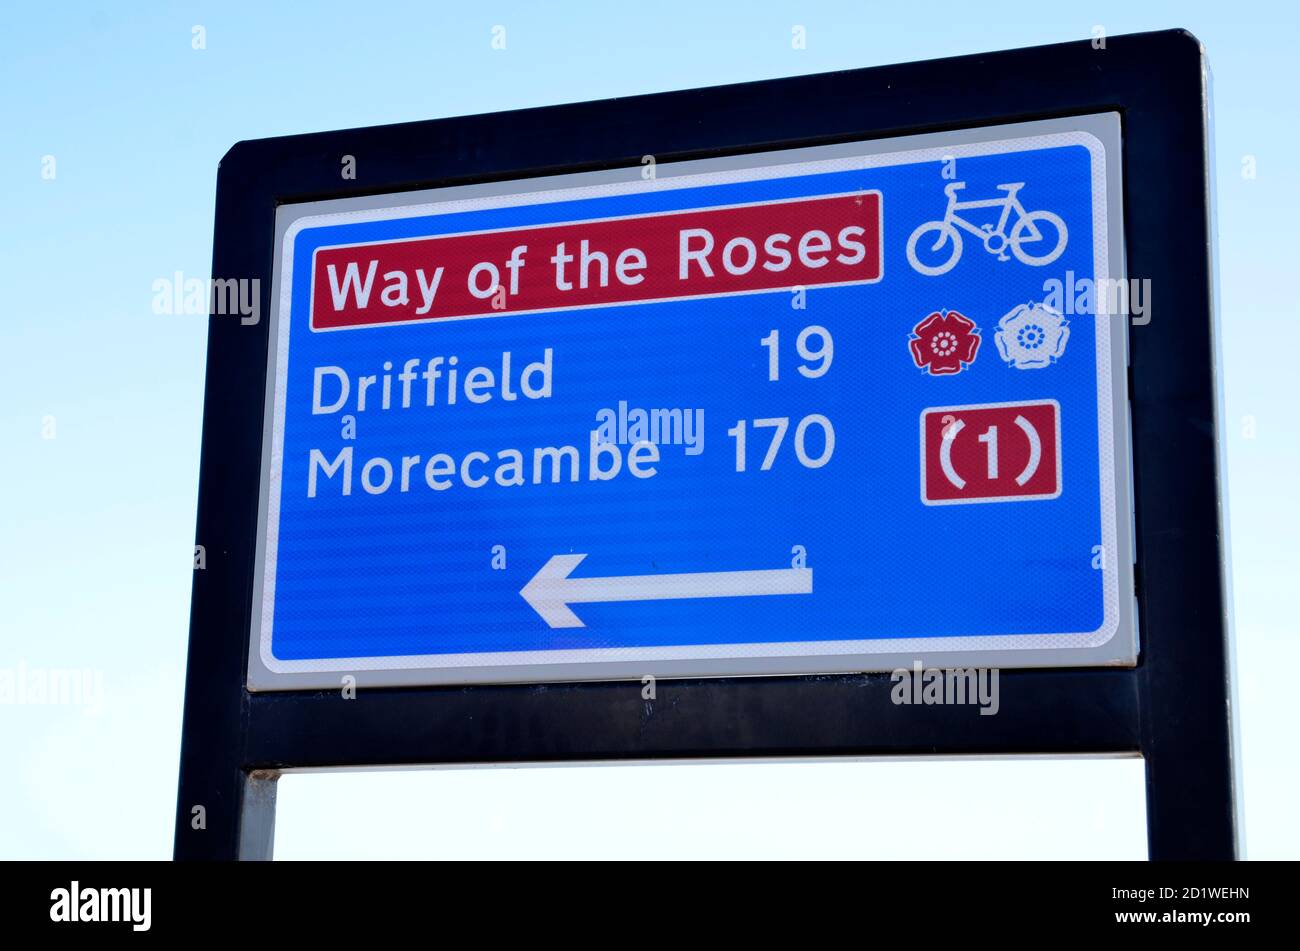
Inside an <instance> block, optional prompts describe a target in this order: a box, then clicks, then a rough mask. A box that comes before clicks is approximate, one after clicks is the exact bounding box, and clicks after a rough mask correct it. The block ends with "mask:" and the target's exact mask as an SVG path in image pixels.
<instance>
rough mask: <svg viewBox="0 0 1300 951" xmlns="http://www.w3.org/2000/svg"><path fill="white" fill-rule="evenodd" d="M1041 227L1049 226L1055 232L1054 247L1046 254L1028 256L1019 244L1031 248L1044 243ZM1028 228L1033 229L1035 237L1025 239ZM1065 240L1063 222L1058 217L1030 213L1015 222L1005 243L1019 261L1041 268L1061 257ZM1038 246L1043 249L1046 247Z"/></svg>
mask: <svg viewBox="0 0 1300 951" xmlns="http://www.w3.org/2000/svg"><path fill="white" fill-rule="evenodd" d="M1041 225H1050V226H1051V227H1052V229H1053V230H1055V232H1056V246H1055V247H1053V248H1052V250H1051V251H1048V252H1047V253H1046V254H1030V253H1029V252H1028V251H1026V250H1025V249H1024V248H1022V247H1021V246H1020V243H1021V242H1022V241H1024V242H1025V243H1027V244H1029V245H1031V246H1033V245H1036V244H1038V242H1040V241H1044V240H1045V237H1046V236H1045V235H1044V234H1043V229H1042V228H1041V227H1039V226H1041ZM1030 227H1033V228H1034V230H1035V231H1037V232H1038V236H1037V237H1026V234H1025V232H1026V231H1028V230H1029V228H1030ZM1067 240H1068V235H1067V233H1066V230H1065V222H1064V221H1062V220H1061V217H1060V215H1054V214H1052V213H1051V212H1050V211H1031V212H1030V213H1029V214H1027V215H1022V216H1021V218H1020V220H1019V221H1017V222H1016V226H1015V227H1014V228H1012V229H1011V235H1010V236H1009V237H1008V238H1007V243H1008V244H1009V245H1011V253H1012V254H1014V255H1015V256H1016V257H1017V258H1019V259H1020V261H1022V262H1023V263H1025V264H1033V265H1037V266H1038V267H1042V266H1043V265H1044V264H1051V263H1052V262H1053V261H1055V260H1056V259H1057V258H1059V257H1060V256H1061V252H1063V251H1064V250H1065V242H1066V241H1067ZM1039 246H1040V247H1045V246H1046V245H1039Z"/></svg>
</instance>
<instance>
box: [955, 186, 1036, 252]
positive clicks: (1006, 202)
mask: <svg viewBox="0 0 1300 951" xmlns="http://www.w3.org/2000/svg"><path fill="white" fill-rule="evenodd" d="M1023 187H1024V182H1017V183H1016V184H1015V185H1012V186H1010V187H1009V188H1008V190H1007V194H1006V197H1004V198H984V199H980V200H978V201H958V200H957V191H958V189H955V188H953V187H952V186H951V185H949V186H948V188H946V189H944V191H946V192H947V193H948V208H947V210H946V211H945V212H944V215H943V220H944V223H945V224H951V225H957V226H958V227H961V228H964V229H966V230H967V231H969V232H970V233H971V234H973V235H975V236H976V237H978V238H980V239H984V238H987V237H988V236H989V235H990V234H996V235H1002V236H1004V237H1005V235H1006V233H1007V221H1008V219H1010V217H1011V212H1012V211H1013V210H1014V211H1015V213H1016V216H1017V217H1018V218H1023V217H1025V214H1026V212H1025V208H1024V206H1023V205H1022V204H1020V199H1019V198H1018V197H1017V195H1018V194H1019V192H1020V189H1021V188H1023ZM999 206H1000V207H1001V208H1002V215H1001V216H1000V217H999V218H998V226H997V227H996V228H994V229H992V230H991V231H990V230H989V229H987V228H980V227H977V226H975V225H973V224H971V223H970V222H969V221H967V220H966V219H965V218H963V217H961V216H960V215H958V214H957V212H959V211H964V210H967V209H972V208H997V207H999ZM1030 228H1031V229H1032V230H1033V231H1034V232H1035V233H1036V232H1037V229H1035V228H1034V227H1033V225H1032V224H1031V225H1030Z"/></svg>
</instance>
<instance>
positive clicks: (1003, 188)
mask: <svg viewBox="0 0 1300 951" xmlns="http://www.w3.org/2000/svg"><path fill="white" fill-rule="evenodd" d="M1024 187H1025V183H1024V182H1011V183H1010V184H1008V185H998V186H997V189H998V191H1000V192H1008V193H1009V192H1014V191H1016V190H1018V189H1021V188H1024Z"/></svg>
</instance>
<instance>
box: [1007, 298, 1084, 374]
mask: <svg viewBox="0 0 1300 951" xmlns="http://www.w3.org/2000/svg"><path fill="white" fill-rule="evenodd" d="M1068 324H1069V321H1067V320H1066V319H1065V318H1064V317H1063V316H1061V314H1060V313H1058V312H1057V311H1055V310H1053V309H1052V308H1051V307H1048V306H1047V305H1046V304H1035V303H1033V302H1032V301H1031V302H1030V303H1028V304H1021V305H1020V306H1018V307H1016V308H1015V309H1014V310H1012V311H1011V313H1009V314H1007V315H1006V316H1005V317H1003V318H1002V319H1001V320H999V321H998V332H997V333H996V334H994V336H993V342H994V343H995V344H996V345H997V348H998V354H999V355H1000V356H1001V357H1002V359H1003V360H1005V361H1007V363H1010V364H1011V365H1012V366H1013V367H1015V368H1016V369H1017V370H1033V369H1037V368H1038V367H1045V366H1049V365H1051V364H1052V363H1055V362H1056V360H1057V359H1058V358H1059V357H1060V356H1061V354H1063V353H1065V341H1067V340H1069V339H1070V328H1069V326H1068Z"/></svg>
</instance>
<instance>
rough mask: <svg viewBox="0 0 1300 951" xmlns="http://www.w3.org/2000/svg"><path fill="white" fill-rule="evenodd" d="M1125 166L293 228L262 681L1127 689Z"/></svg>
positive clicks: (585, 179) (885, 164) (893, 151)
mask: <svg viewBox="0 0 1300 951" xmlns="http://www.w3.org/2000/svg"><path fill="white" fill-rule="evenodd" d="M1118 150H1119V117H1118V115H1117V114H1115V113H1113V112H1112V113H1098V114H1092V115H1083V116H1076V117H1071V118H1067V119H1057V120H1048V121H1038V122H1028V123H1014V124H1003V125H996V126H991V127H988V128H985V129H980V130H966V131H958V132H949V133H939V134H927V135H915V136H906V137H898V138H886V139H877V140H873V141H870V142H859V143H853V144H846V145H834V146H821V147H812V148H801V149H790V150H782V151H777V152H770V151H769V152H760V153H749V154H740V155H735V156H730V157H728V158H723V159H709V160H704V161H685V162H658V163H653V164H652V163H646V164H644V165H639V166H636V167H634V168H631V169H617V170H612V171H604V172H594V173H583V174H576V175H559V176H547V177H540V178H528V179H524V180H516V181H508V182H495V183H492V184H490V185H470V186H465V187H459V188H444V189H432V190H425V191H420V192H415V193H401V194H398V195H390V196H380V197H372V198H364V199H342V200H334V201H326V202H311V203H305V204H291V205H284V206H282V207H281V208H280V210H279V214H278V218H277V224H278V234H279V238H278V240H277V255H278V258H277V265H276V271H275V290H274V298H273V299H274V300H275V302H276V304H275V307H274V317H273V321H274V322H273V327H272V333H273V334H274V339H275V340H276V341H277V346H275V347H274V348H271V351H270V361H269V364H268V371H267V378H268V390H267V402H266V405H267V426H266V444H265V447H264V453H263V458H264V459H265V460H266V461H267V465H266V471H265V474H264V486H263V497H262V500H261V511H262V526H261V531H260V533H259V543H260V547H259V557H258V561H257V569H258V574H257V577H256V580H255V586H256V587H255V590H256V592H257V595H258V597H259V599H260V602H261V605H260V606H261V610H260V617H259V618H258V623H257V624H256V625H255V627H254V630H253V633H252V637H253V639H254V641H253V643H252V644H251V647H250V676H249V683H250V686H251V687H253V688H259V689H260V688H282V687H319V686H333V685H336V684H337V683H338V682H339V680H340V676H341V675H343V674H349V675H355V676H357V677H358V678H359V681H360V682H361V683H371V684H399V683H442V682H475V681H500V680H504V681H520V680H525V681H526V680H533V679H539V678H540V679H546V680H564V679H607V678H611V677H638V678H639V677H641V676H643V675H646V674H655V675H666V674H686V675H704V674H737V673H756V672H765V673H796V672H826V671H840V670H889V669H892V668H895V667H897V666H899V665H900V663H904V662H910V659H913V658H917V657H920V658H922V659H924V658H926V657H927V656H930V655H933V654H936V653H938V652H940V651H942V652H944V653H945V655H946V656H947V657H948V659H949V661H951V662H956V663H981V664H990V663H996V664H999V665H1002V666H1041V665H1061V666H1080V665H1086V664H1115V663H1127V664H1131V663H1133V662H1134V661H1135V660H1136V648H1135V629H1134V617H1133V611H1132V597H1133V594H1132V549H1131V545H1130V543H1129V539H1130V533H1131V527H1132V526H1131V507H1130V502H1129V498H1128V492H1127V488H1128V483H1129V474H1128V454H1127V445H1128V436H1127V398H1126V394H1125V389H1124V387H1125V373H1124V370H1125V339H1126V323H1125V320H1124V316H1123V315H1118V314H1109V313H1098V312H1097V310H1098V308H1096V307H1095V306H1091V305H1090V304H1089V303H1088V299H1086V298H1085V296H1084V294H1083V293H1082V292H1081V291H1079V289H1080V288H1085V287H1087V288H1093V289H1094V290H1093V292H1092V293H1093V298H1092V299H1093V300H1096V299H1099V298H1100V299H1101V300H1102V301H1103V302H1104V300H1105V298H1104V294H1105V290H1106V289H1107V288H1110V287H1112V286H1116V285H1119V286H1126V285H1124V272H1123V257H1122V243H1121V240H1120V232H1119V230H1118V228H1117V227H1116V223H1117V222H1119V221H1120V220H1121V210H1120V208H1119V196H1120V188H1121V182H1120V178H1119V170H1120V162H1119V159H1118V155H1119V152H1118ZM1067 289H1069V290H1073V291H1074V293H1067ZM918 416H919V417H920V418H922V420H923V426H922V431H921V434H920V440H919V443H918V436H917V426H916V421H917V419H918ZM954 503H962V504H961V505H960V506H957V505H955V504H954ZM990 503H998V504H990Z"/></svg>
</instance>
